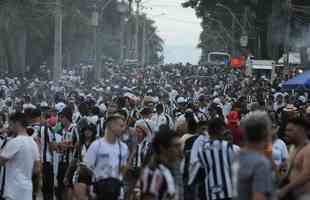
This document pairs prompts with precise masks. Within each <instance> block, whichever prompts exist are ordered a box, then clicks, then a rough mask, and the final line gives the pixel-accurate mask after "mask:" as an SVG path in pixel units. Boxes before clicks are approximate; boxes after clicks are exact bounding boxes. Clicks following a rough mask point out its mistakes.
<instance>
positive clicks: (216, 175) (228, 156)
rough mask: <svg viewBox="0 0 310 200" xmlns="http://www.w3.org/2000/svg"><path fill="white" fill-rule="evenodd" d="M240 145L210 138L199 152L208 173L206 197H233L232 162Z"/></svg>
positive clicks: (210, 199) (212, 198)
mask: <svg viewBox="0 0 310 200" xmlns="http://www.w3.org/2000/svg"><path fill="white" fill-rule="evenodd" d="M238 151H239V147H238V146H236V145H233V144H230V143H229V142H227V141H224V140H209V141H208V142H206V143H205V144H204V145H202V146H201V148H200V149H199V152H198V159H199V164H200V165H201V167H203V168H204V170H205V174H206V176H207V177H206V188H205V189H206V198H207V199H208V200H218V199H227V198H233V185H232V162H233V159H234V157H235V156H236V154H237V153H238Z"/></svg>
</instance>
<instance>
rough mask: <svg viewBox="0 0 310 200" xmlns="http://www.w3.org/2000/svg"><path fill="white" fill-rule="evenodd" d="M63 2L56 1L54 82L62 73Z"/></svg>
mask: <svg viewBox="0 0 310 200" xmlns="http://www.w3.org/2000/svg"><path fill="white" fill-rule="evenodd" d="M61 5H62V4H61V0H56V9H55V11H56V12H55V41H54V68H53V80H54V81H57V80H58V79H59V78H60V76H61V73H62V8H61Z"/></svg>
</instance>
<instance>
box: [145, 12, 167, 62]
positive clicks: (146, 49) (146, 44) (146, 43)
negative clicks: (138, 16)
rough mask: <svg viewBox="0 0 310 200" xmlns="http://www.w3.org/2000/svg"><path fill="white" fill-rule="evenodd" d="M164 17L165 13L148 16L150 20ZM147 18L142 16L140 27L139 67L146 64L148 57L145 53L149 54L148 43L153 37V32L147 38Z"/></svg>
mask: <svg viewBox="0 0 310 200" xmlns="http://www.w3.org/2000/svg"><path fill="white" fill-rule="evenodd" d="M163 15H166V13H161V14H158V15H152V16H150V18H153V17H159V16H163ZM147 20H148V18H147V16H146V15H145V14H144V15H143V26H142V52H141V66H142V67H144V66H145V65H146V64H148V61H147V60H148V55H147V53H149V50H150V49H149V48H150V45H149V41H150V40H151V39H152V37H153V36H154V35H155V31H154V32H153V33H150V36H148V37H147V34H148V30H147V23H146V22H147Z"/></svg>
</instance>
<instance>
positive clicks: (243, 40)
mask: <svg viewBox="0 0 310 200" xmlns="http://www.w3.org/2000/svg"><path fill="white" fill-rule="evenodd" d="M216 6H217V7H221V8H224V9H225V10H227V11H228V13H229V14H230V15H231V16H232V25H231V27H232V34H233V38H235V32H236V31H235V23H236V22H237V24H238V25H239V27H240V28H241V31H242V35H241V37H240V45H241V46H243V47H245V46H247V43H248V36H247V32H246V28H245V27H244V26H243V25H242V24H241V22H240V21H239V19H238V18H237V17H236V15H235V14H234V12H233V11H232V10H231V9H230V8H228V7H227V6H225V5H223V4H221V3H217V4H216ZM246 13H247V8H246V9H245V15H244V22H246V19H245V17H246ZM233 53H234V54H235V53H236V48H235V45H234V48H233Z"/></svg>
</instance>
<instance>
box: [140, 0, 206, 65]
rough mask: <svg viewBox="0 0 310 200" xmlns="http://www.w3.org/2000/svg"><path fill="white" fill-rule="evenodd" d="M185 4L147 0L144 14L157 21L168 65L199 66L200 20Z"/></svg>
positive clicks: (178, 0)
mask: <svg viewBox="0 0 310 200" xmlns="http://www.w3.org/2000/svg"><path fill="white" fill-rule="evenodd" d="M183 1H184V0H144V1H142V5H143V7H145V8H143V10H142V11H143V12H145V13H146V14H147V16H148V17H149V18H152V19H153V20H155V21H156V26H157V28H158V34H159V35H160V36H161V37H162V39H163V40H164V41H165V46H164V49H165V50H164V56H165V63H177V62H183V63H186V62H190V63H192V64H197V62H198V61H199V58H200V50H199V49H198V48H197V44H198V42H199V34H200V32H201V27H200V20H199V19H198V18H197V17H196V16H195V12H194V10H193V9H191V8H183V7H182V6H181V3H182V2H183Z"/></svg>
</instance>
